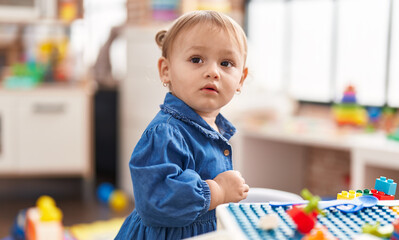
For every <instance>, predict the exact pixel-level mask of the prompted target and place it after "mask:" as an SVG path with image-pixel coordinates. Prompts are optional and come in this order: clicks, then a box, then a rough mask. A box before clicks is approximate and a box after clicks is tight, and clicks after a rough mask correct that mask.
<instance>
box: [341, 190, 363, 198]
mask: <svg viewBox="0 0 399 240" xmlns="http://www.w3.org/2000/svg"><path fill="white" fill-rule="evenodd" d="M360 196H362V193H361V192H357V191H355V190H349V192H348V191H342V192H340V193H338V194H337V199H338V200H352V199H354V198H355V197H360Z"/></svg>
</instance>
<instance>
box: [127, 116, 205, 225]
mask: <svg viewBox="0 0 399 240" xmlns="http://www.w3.org/2000/svg"><path fill="white" fill-rule="evenodd" d="M130 170H131V175H132V181H133V188H134V195H135V204H136V209H137V211H138V213H139V214H140V216H141V217H142V220H143V222H144V224H146V225H148V226H160V227H182V226H186V225H189V224H191V223H192V222H194V220H195V219H196V218H197V217H198V216H201V215H202V214H204V213H206V212H207V211H208V209H209V205H210V190H209V186H208V184H207V183H206V182H205V181H204V180H202V179H201V177H200V176H199V174H198V173H197V172H196V171H195V161H194V158H193V155H192V153H191V151H190V149H189V146H188V145H187V143H186V141H185V140H184V138H183V136H182V135H181V133H180V132H179V131H178V130H177V129H176V128H174V127H171V126H170V125H168V124H165V123H164V124H159V125H157V126H155V127H153V128H151V129H147V130H146V132H144V134H143V136H142V137H141V139H140V141H139V142H138V144H137V146H136V148H135V150H134V152H133V154H132V158H131V161H130Z"/></svg>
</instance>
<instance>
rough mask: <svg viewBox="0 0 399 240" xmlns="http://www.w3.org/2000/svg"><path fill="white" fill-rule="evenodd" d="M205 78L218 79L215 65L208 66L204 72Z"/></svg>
mask: <svg viewBox="0 0 399 240" xmlns="http://www.w3.org/2000/svg"><path fill="white" fill-rule="evenodd" d="M205 77H206V78H213V79H220V73H219V69H218V65H217V64H210V66H209V67H208V69H207V72H206V76H205Z"/></svg>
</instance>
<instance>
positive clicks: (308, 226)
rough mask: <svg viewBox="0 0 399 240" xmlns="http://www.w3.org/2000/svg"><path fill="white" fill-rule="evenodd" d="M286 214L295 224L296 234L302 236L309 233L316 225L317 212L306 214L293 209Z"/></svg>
mask: <svg viewBox="0 0 399 240" xmlns="http://www.w3.org/2000/svg"><path fill="white" fill-rule="evenodd" d="M287 214H288V215H289V216H290V217H291V219H292V221H294V223H295V224H296V226H297V230H298V232H300V233H302V234H307V233H309V232H310V231H311V230H312V229H313V227H314V226H315V224H316V216H317V212H311V213H309V214H307V213H305V212H304V211H303V209H300V208H297V207H293V208H292V209H290V210H288V211H287Z"/></svg>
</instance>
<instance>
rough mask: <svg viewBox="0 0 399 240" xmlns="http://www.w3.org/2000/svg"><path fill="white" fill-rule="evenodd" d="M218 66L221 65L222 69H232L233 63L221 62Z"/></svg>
mask: <svg viewBox="0 0 399 240" xmlns="http://www.w3.org/2000/svg"><path fill="white" fill-rule="evenodd" d="M220 65H222V66H223V67H232V66H233V63H231V62H230V61H223V62H221V63H220Z"/></svg>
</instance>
